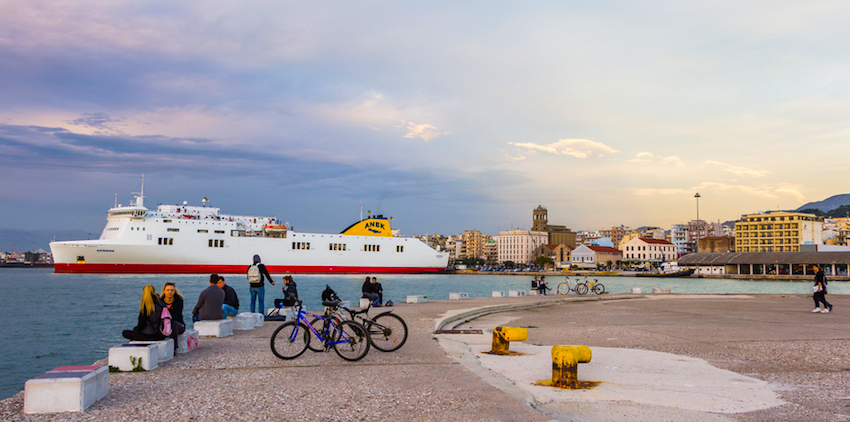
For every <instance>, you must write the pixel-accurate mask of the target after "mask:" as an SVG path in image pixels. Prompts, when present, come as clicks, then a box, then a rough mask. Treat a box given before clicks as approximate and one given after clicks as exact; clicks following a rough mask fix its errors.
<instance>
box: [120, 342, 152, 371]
mask: <svg viewBox="0 0 850 422" xmlns="http://www.w3.org/2000/svg"><path fill="white" fill-rule="evenodd" d="M131 358H132V359H131ZM139 359H141V364H140V365H139V362H140V361H139ZM134 360H135V362H136V365H138V366H141V368H142V369H144V370H145V371H150V370H151V369H156V367H157V365H158V364H159V347H158V346H157V345H155V344H119V345H118V346H114V347H111V348H109V366H113V367H115V368H118V370H119V371H124V372H128V371H132V370H133V368H134V366H133V361H134Z"/></svg>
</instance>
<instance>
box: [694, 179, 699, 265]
mask: <svg viewBox="0 0 850 422" xmlns="http://www.w3.org/2000/svg"><path fill="white" fill-rule="evenodd" d="M694 198H696V199H697V253H699V231H700V223H699V192H697V194H696V195H694Z"/></svg>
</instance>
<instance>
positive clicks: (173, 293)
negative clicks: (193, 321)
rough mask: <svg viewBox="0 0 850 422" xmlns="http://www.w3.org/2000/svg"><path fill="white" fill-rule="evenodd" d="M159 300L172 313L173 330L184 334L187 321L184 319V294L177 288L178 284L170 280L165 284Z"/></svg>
mask: <svg viewBox="0 0 850 422" xmlns="http://www.w3.org/2000/svg"><path fill="white" fill-rule="evenodd" d="M159 300H160V302H162V306H165V307H166V308H168V312H170V313H171V325H172V329H171V330H172V331H176V332H177V334H183V333H184V332H185V331H186V321H183V295H181V294H180V292H179V291H178V290H177V286H175V285H174V283H172V282H170V281H168V282H166V283H165V284H163V285H162V294H161V295H160V296H159Z"/></svg>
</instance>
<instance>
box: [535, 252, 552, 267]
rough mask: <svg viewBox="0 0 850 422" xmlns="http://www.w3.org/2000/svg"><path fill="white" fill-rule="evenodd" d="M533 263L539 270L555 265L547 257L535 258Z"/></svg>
mask: <svg viewBox="0 0 850 422" xmlns="http://www.w3.org/2000/svg"><path fill="white" fill-rule="evenodd" d="M534 263H535V264H537V265H538V266H540V267H541V268H546V267H549V266H552V265H554V264H555V261H553V260H552V258H549V257H548V256H544V255H540V256H538V257H537V258H534Z"/></svg>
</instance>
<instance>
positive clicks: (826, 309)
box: [820, 308, 829, 314]
mask: <svg viewBox="0 0 850 422" xmlns="http://www.w3.org/2000/svg"><path fill="white" fill-rule="evenodd" d="M820 313H822V314H828V313H829V308H823V310H822V311H820Z"/></svg>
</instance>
